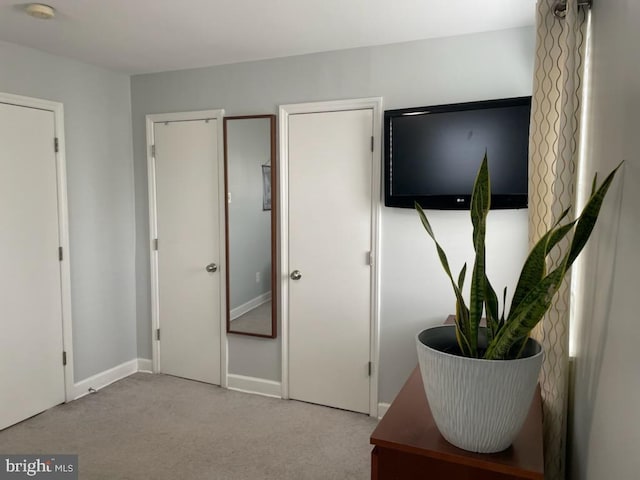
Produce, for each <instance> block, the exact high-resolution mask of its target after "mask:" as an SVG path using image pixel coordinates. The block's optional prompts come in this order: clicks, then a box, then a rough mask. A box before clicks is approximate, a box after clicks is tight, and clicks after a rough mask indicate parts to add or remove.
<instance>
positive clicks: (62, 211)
mask: <svg viewBox="0 0 640 480" xmlns="http://www.w3.org/2000/svg"><path fill="white" fill-rule="evenodd" d="M0 102H1V103H8V104H11V105H15V106H18V107H26V108H34V109H37V110H46V111H49V112H52V113H53V119H54V120H53V123H54V135H55V138H57V139H58V150H57V152H55V158H56V187H57V197H58V242H59V246H60V247H62V253H63V255H62V259H61V260H60V296H61V298H60V300H61V302H60V303H61V308H62V312H61V314H62V325H61V328H62V351H63V352H66V360H67V362H66V365H63V367H62V368H63V372H64V397H65V402H69V401H71V400H73V399H74V398H75V394H74V392H75V390H74V377H73V335H72V330H71V329H72V320H71V266H70V265H71V262H70V259H71V250H70V249H69V207H68V197H67V161H66V154H65V141H64V106H63V104H62V103H60V102H53V101H50V100H44V99H40V98H32V97H24V96H21V95H12V94H10V93H2V92H0ZM51 141H52V142H54V139H51ZM53 147H54V145H53V144H52V148H53ZM62 355H63V354H62V352H61V356H62ZM61 361H62V359H61Z"/></svg>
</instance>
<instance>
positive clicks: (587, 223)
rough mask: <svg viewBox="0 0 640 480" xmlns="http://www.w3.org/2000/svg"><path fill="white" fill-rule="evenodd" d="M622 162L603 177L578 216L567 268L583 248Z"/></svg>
mask: <svg viewBox="0 0 640 480" xmlns="http://www.w3.org/2000/svg"><path fill="white" fill-rule="evenodd" d="M621 165H622V163H620V164H618V166H617V167H616V168H615V169H614V170H613V171H612V172H611V173H610V174H609V175H608V176H607V178H605V179H604V182H602V185H600V188H598V189H597V190H596V191H595V192H594V193H593V194H592V195H591V198H589V200H588V201H587V204H586V205H585V207H584V209H583V210H582V213H581V214H580V217H579V218H578V223H577V224H576V231H575V233H574V235H573V241H572V242H571V249H570V250H569V259H568V261H567V268H569V267H570V266H571V265H572V264H573V262H574V261H575V259H576V258H577V257H578V255H580V252H581V251H582V249H583V248H584V246H585V244H586V243H587V240H588V239H589V236H590V235H591V232H592V231H593V227H594V226H595V224H596V220H597V219H598V214H599V213H600V207H602V202H603V201H604V197H605V195H606V194H607V191H608V190H609V187H610V186H611V182H613V178H614V177H615V174H616V172H617V171H618V169H619V168H620V166H621ZM594 187H595V178H594Z"/></svg>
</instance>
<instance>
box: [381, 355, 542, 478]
mask: <svg viewBox="0 0 640 480" xmlns="http://www.w3.org/2000/svg"><path fill="white" fill-rule="evenodd" d="M371 443H372V444H373V445H374V449H373V451H372V453H371V478H372V479H373V480H417V479H434V480H438V479H447V480H489V479H491V480H516V479H531V480H544V462H543V450H542V446H543V443H542V410H541V398H540V388H539V387H538V388H537V389H536V393H535V396H534V399H533V402H532V404H531V409H530V411H529V415H528V417H527V420H526V421H525V424H524V426H523V428H522V431H521V432H520V434H519V435H518V437H517V438H516V440H515V441H514V443H513V445H512V446H511V447H509V448H508V449H507V450H505V451H503V452H499V453H493V454H480V453H472V452H467V451H465V450H461V449H459V448H457V447H454V446H453V445H451V444H450V443H448V442H447V441H446V440H445V439H444V438H443V437H442V435H441V434H440V432H439V431H438V428H437V427H436V424H435V422H434V420H433V416H432V415H431V410H430V408H429V404H428V402H427V397H426V395H425V393H424V387H423V383H422V377H421V376H420V369H419V367H416V368H415V370H414V371H413V373H412V374H411V376H410V377H409V379H408V380H407V382H406V383H405V385H404V387H403V388H402V390H401V391H400V393H399V394H398V396H397V397H396V399H395V400H394V401H393V403H392V404H391V406H390V407H389V410H388V411H387V413H386V414H385V416H384V417H383V418H382V420H381V421H380V423H379V424H378V427H377V428H376V429H375V430H374V432H373V433H372V434H371Z"/></svg>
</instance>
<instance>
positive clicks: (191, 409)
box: [0, 373, 377, 480]
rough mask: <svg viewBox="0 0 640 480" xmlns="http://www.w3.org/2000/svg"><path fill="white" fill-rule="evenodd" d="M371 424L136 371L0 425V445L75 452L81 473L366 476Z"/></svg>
mask: <svg viewBox="0 0 640 480" xmlns="http://www.w3.org/2000/svg"><path fill="white" fill-rule="evenodd" d="M376 424H377V422H376V421H375V420H373V419H371V418H369V417H367V416H365V415H361V414H357V413H351V412H345V411H342V410H336V409H332V408H326V407H321V406H317V405H310V404H306V403H302V402H296V401H285V400H279V399H272V398H266V397H261V396H257V395H250V394H245V393H239V392H233V391H229V390H224V389H221V388H219V387H215V386H212V385H207V384H203V383H198V382H192V381H189V380H184V379H180V378H176V377H171V376H167V375H151V374H144V373H137V374H135V375H132V376H130V377H128V378H125V379H124V380H121V381H119V382H116V383H114V384H113V385H110V386H109V387H106V388H104V389H103V390H101V391H99V392H98V393H96V394H93V395H88V396H86V397H84V398H81V399H80V400H76V401H74V402H70V403H68V404H65V405H60V406H57V407H54V408H52V409H50V410H48V411H46V412H44V413H42V414H40V415H38V416H36V417H33V418H31V419H29V420H25V421H24V422H22V423H20V424H18V425H15V426H13V427H10V428H7V429H5V430H3V431H0V452H1V453H5V454H28V453H42V454H44V453H57V454H63V453H69V454H78V455H79V466H80V468H79V473H80V475H79V478H80V479H81V480H102V479H105V480H107V479H109V480H120V479H131V480H143V479H154V480H164V479H167V480H176V479H177V480H199V479H207V480H245V479H280V480H288V479H291V480H294V479H295V480H306V479H308V480H311V479H314V480H315V479H322V480H330V479H336V480H350V479H354V480H355V479H358V480H360V479H361V480H365V479H369V478H370V452H371V446H370V445H369V436H370V434H371V432H372V431H373V429H374V428H375V426H376Z"/></svg>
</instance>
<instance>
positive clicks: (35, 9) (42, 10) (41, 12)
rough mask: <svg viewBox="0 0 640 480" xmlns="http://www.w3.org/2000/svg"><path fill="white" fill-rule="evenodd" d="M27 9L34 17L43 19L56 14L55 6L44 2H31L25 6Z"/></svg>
mask: <svg viewBox="0 0 640 480" xmlns="http://www.w3.org/2000/svg"><path fill="white" fill-rule="evenodd" d="M25 11H26V12H27V13H28V14H29V15H31V16H32V17H34V18H40V19H42V20H49V19H51V18H53V17H54V16H55V15H56V11H55V10H54V8H53V7H50V6H49V5H43V4H42V3H30V4H29V5H27V6H26V7H25Z"/></svg>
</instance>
